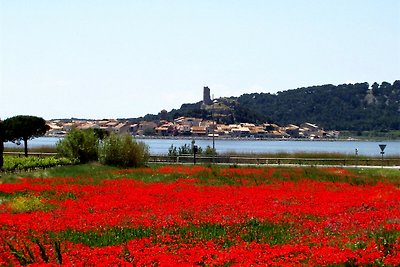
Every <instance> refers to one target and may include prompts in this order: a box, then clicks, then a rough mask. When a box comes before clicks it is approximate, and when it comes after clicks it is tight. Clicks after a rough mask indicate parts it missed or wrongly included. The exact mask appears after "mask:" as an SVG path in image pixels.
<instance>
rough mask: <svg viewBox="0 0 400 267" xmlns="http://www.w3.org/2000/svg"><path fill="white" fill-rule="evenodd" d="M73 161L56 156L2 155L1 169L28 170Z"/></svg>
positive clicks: (10, 170) (68, 163) (67, 163)
mask: <svg viewBox="0 0 400 267" xmlns="http://www.w3.org/2000/svg"><path fill="white" fill-rule="evenodd" d="M73 163H74V162H73V161H71V160H70V159H67V158H56V157H29V158H21V157H14V156H5V157H4V166H3V171H7V172H14V171H28V170H33V169H45V168H50V167H54V166H61V165H71V164H73Z"/></svg>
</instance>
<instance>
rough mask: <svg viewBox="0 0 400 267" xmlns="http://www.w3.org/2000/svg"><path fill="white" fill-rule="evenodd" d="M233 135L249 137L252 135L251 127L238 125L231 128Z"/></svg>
mask: <svg viewBox="0 0 400 267" xmlns="http://www.w3.org/2000/svg"><path fill="white" fill-rule="evenodd" d="M231 136H232V137H248V136H250V129H249V128H248V127H238V128H233V129H232V130H231Z"/></svg>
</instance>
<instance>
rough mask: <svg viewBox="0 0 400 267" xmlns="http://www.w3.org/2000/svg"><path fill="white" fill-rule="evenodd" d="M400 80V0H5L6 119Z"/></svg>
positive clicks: (138, 111) (94, 115)
mask: <svg viewBox="0 0 400 267" xmlns="http://www.w3.org/2000/svg"><path fill="white" fill-rule="evenodd" d="M399 79H400V1H398V0H332V1H325V0H280V1H278V0H276V1H272V0H241V1H238V0H230V1H227V0H218V1H215V0H201V1H200V0H198V1H191V0H180V1H179V0H129V1H128V0H126V1H124V0H115V1H101V0H96V1H91V0H58V1H54V0H47V1H45V0H35V1H30V0H25V1H23V0H12V1H10V0H0V118H1V119H6V118H8V117H12V116H16V115H33V116H39V117H43V118H45V119H57V118H72V117H74V118H87V119H103V118H133V117H140V116H143V115H146V114H148V113H150V114H158V113H159V112H160V111H161V110H162V109H166V110H167V111H170V110H171V109H173V108H179V107H180V106H181V104H183V103H195V102H198V101H201V100H202V96H203V87H204V86H208V87H209V88H210V89H211V94H212V95H214V97H215V98H218V97H229V96H240V95H242V94H244V93H262V92H263V93H276V92H278V91H284V90H289V89H296V88H300V87H307V86H313V85H323V84H334V85H339V84H344V83H357V82H368V83H370V84H372V83H373V82H378V83H381V82H383V81H386V82H390V83H393V82H394V81H395V80H399Z"/></svg>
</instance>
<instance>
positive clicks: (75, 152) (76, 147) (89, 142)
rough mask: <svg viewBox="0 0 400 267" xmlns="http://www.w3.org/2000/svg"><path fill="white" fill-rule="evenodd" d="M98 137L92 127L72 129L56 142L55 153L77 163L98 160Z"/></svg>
mask: <svg viewBox="0 0 400 267" xmlns="http://www.w3.org/2000/svg"><path fill="white" fill-rule="evenodd" d="M98 147H99V138H98V137H97V136H96V133H95V131H94V130H92V129H87V130H77V129H74V130H72V131H71V132H70V133H69V134H68V135H67V136H66V137H65V138H64V139H62V140H61V141H59V142H58V143H57V146H56V148H57V153H58V154H59V155H60V156H62V157H66V158H69V159H71V160H75V161H78V162H79V163H87V162H89V161H96V160H98V153H97V152H98Z"/></svg>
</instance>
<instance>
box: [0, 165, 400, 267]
mask: <svg viewBox="0 0 400 267" xmlns="http://www.w3.org/2000/svg"><path fill="white" fill-rule="evenodd" d="M70 168H72V167H70ZM0 225H1V227H0V266H21V265H29V266H39V265H40V266H46V265H47V266H54V265H57V264H62V265H65V266H177V265H179V266H257V265H269V266H274V265H275V266H293V265H294V266H335V265H338V266H368V265H369V266H399V265H400V177H399V176H397V177H394V178H393V177H392V178H391V179H386V178H384V177H369V176H368V175H366V174H360V173H357V172H356V171H349V170H345V169H333V168H326V169H317V168H228V167H205V166H159V167H153V168H142V169H127V170H115V169H114V170H112V171H108V173H107V175H105V176H104V178H99V177H87V176H79V177H78V176H76V177H51V178H21V179H19V180H18V182H14V183H2V184H0Z"/></svg>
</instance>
